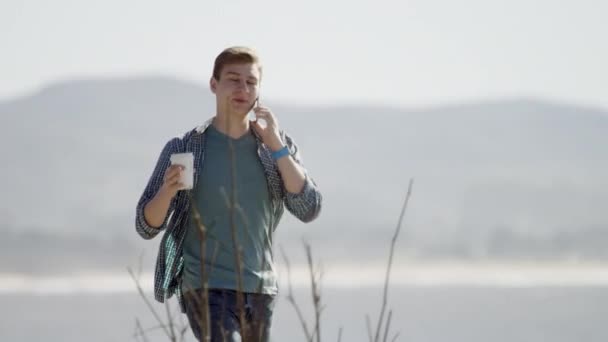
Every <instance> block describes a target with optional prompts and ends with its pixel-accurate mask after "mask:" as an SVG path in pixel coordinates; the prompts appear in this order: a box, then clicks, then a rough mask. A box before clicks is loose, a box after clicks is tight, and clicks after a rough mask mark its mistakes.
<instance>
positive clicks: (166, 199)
mask: <svg viewBox="0 0 608 342" xmlns="http://www.w3.org/2000/svg"><path fill="white" fill-rule="evenodd" d="M171 199H172V198H171V197H170V196H169V195H168V194H167V193H165V192H164V191H163V190H162V189H161V190H159V191H158V192H157V193H156V195H155V196H154V197H153V198H152V199H151V200H150V202H148V203H147V204H146V206H145V207H144V218H145V219H146V223H148V225H149V226H151V227H155V228H160V226H162V224H163V222H165V217H167V212H168V211H169V207H170V206H171Z"/></svg>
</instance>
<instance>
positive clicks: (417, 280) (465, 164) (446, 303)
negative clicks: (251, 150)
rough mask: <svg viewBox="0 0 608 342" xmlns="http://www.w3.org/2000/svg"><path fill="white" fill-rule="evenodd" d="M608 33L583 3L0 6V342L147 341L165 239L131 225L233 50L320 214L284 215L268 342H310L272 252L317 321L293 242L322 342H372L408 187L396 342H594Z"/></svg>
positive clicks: (394, 301)
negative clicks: (159, 164)
mask: <svg viewBox="0 0 608 342" xmlns="http://www.w3.org/2000/svg"><path fill="white" fill-rule="evenodd" d="M606 13H608V3H605V2H601V1H591V0H579V1H572V0H565V1H561V2H559V3H558V2H555V1H548V0H537V1H532V2H530V1H521V0H512V1H509V2H507V1H495V0H490V1H481V0H465V1H445V0H443V1H440V0H426V1H418V0H415V1H384V0H380V1H374V2H372V1H349V2H347V1H332V2H326V1H320V0H310V1H306V2H289V1H264V0H261V1H255V2H253V1H236V0H227V1H221V2H216V3H212V2H204V1H176V2H169V1H145V2H144V1H117V0H106V1H104V2H91V1H69V0H56V1H52V2H45V1H30V0H20V1H16V0H2V1H0V47H1V49H2V51H1V53H0V75H2V77H0V155H1V156H2V159H3V161H2V163H1V164H0V178H1V179H2V180H3V187H2V188H3V189H2V191H0V232H1V233H2V238H1V239H0V303H2V305H0V340H3V341H38V340H40V339H45V340H47V341H82V340H83V339H86V340H88V341H129V340H137V339H136V338H135V337H134V336H133V333H134V330H135V322H136V319H138V320H139V321H140V322H141V325H142V326H143V327H144V328H154V327H155V326H157V325H158V324H157V323H156V321H155V320H154V317H153V316H152V314H151V313H150V311H149V310H148V309H147V308H146V306H145V304H144V302H143V300H142V299H141V298H140V297H139V295H138V294H137V292H136V287H135V283H134V282H133V280H132V279H131V278H130V277H129V274H128V273H127V267H133V268H135V269H138V268H141V278H140V279H141V284H142V286H143V287H144V289H145V290H146V291H147V295H148V297H149V298H150V300H152V294H151V288H152V278H153V269H154V263H155V259H156V252H157V250H158V243H159V242H160V238H156V239H154V240H151V241H144V240H142V239H141V238H140V237H139V236H138V235H137V234H136V232H135V228H134V213H135V205H136V202H137V200H138V199H139V196H140V194H141V192H142V191H143V188H144V186H145V184H146V182H147V181H148V178H149V176H150V174H151V172H152V169H153V167H154V165H155V162H156V158H157V157H158V154H159V153H160V150H161V148H162V147H163V146H164V144H165V142H166V141H167V140H168V139H170V138H172V137H174V136H181V135H182V134H183V133H184V132H186V131H187V130H189V129H191V128H193V127H195V126H197V125H199V124H201V123H202V122H204V121H205V120H206V119H208V118H210V117H212V115H213V114H214V105H215V104H214V97H213V96H212V94H211V92H210V91H209V88H208V81H209V78H210V76H211V71H212V66H213V60H214V58H215V56H216V55H217V54H218V53H219V52H220V51H221V50H223V49H224V48H226V47H228V46H232V45H247V46H251V47H254V48H255V49H256V50H257V51H258V52H259V54H260V56H261V58H262V62H263V65H264V75H263V81H262V88H261V94H262V95H261V99H262V102H263V103H264V104H266V105H267V106H269V107H271V109H272V110H273V112H274V113H275V114H276V116H277V117H278V120H279V123H280V125H281V127H282V128H283V129H285V130H286V131H288V132H289V133H290V134H291V135H292V136H293V137H294V138H295V140H296V142H297V143H298V145H299V146H300V149H301V152H302V155H303V161H304V164H305V166H306V167H307V169H308V170H309V172H310V174H311V175H312V177H313V178H314V179H315V180H316V182H317V184H318V185H319V187H320V189H321V191H322V192H323V195H324V207H323V211H322V214H321V216H320V217H319V218H318V219H317V220H316V221H314V222H313V223H310V224H303V223H301V222H299V221H297V220H296V219H294V218H293V217H291V216H290V215H289V214H286V215H285V216H284V218H283V221H282V224H281V225H280V227H279V229H278V230H277V232H276V235H275V247H276V248H275V249H276V251H277V253H275V256H276V259H277V262H278V264H279V266H280V269H281V271H282V272H281V284H282V286H281V294H280V296H279V300H278V303H277V308H276V310H275V318H274V325H273V336H274V339H273V340H274V341H303V340H304V334H303V333H302V332H301V330H300V326H299V322H298V321H297V316H296V314H295V311H294V310H293V308H291V307H290V306H289V304H288V303H287V301H286V300H285V295H286V294H287V291H286V288H287V287H286V274H285V272H284V271H285V267H284V262H283V260H282V259H281V258H280V257H279V253H278V246H281V247H282V248H283V249H284V250H285V251H286V254H287V255H288V256H289V259H290V261H291V263H292V273H293V274H292V282H293V285H294V290H295V293H296V296H297V298H298V300H299V301H300V303H301V305H302V306H303V309H304V312H305V313H306V314H307V315H308V317H310V318H312V315H311V313H312V311H311V307H310V303H311V300H310V298H309V297H310V295H309V293H310V289H309V283H308V279H307V273H306V268H305V263H304V262H305V254H304V249H303V246H302V240H306V241H308V242H310V244H311V245H312V248H313V254H314V257H315V259H316V260H318V261H319V262H320V263H321V264H322V268H323V270H324V278H323V282H322V285H323V292H322V295H323V297H322V301H323V302H324V303H325V304H326V309H325V311H324V312H323V326H322V333H323V337H324V339H330V340H332V339H337V336H338V330H339V328H340V327H343V329H344V330H343V334H342V340H343V341H366V340H367V332H366V329H365V315H366V314H370V315H371V317H372V318H373V319H377V316H378V313H379V310H380V306H381V297H382V284H383V280H384V272H385V270H386V261H387V259H388V252H389V246H390V239H391V237H392V234H393V231H394V229H395V226H396V224H397V219H398V215H399V211H400V208H401V205H402V202H403V200H404V198H405V193H406V190H407V184H408V181H409V179H410V178H414V179H415V184H414V191H413V195H412V198H411V201H410V206H409V208H408V211H407V214H406V217H405V220H404V225H403V230H402V232H401V235H400V236H399V240H398V241H397V245H396V248H397V249H396V255H395V262H394V269H393V276H392V281H391V286H390V288H389V290H390V292H389V305H390V307H391V308H392V309H393V317H392V330H391V331H392V334H391V336H392V335H393V334H395V333H399V337H398V341H433V342H435V341H606V340H607V339H608V330H607V328H606V326H605V324H604V317H606V314H608V287H607V286H608V249H607V248H606V246H607V245H608V217H607V215H606V212H605V211H604V210H605V209H606V208H607V207H608V177H606V175H607V174H608V135H607V134H606V132H608V96H607V95H608V66H607V64H606V62H605V61H606V60H608V40H607V39H606V32H608V22H607V21H606V20H605V14H606ZM172 304H173V305H175V303H172ZM156 308H157V309H158V310H161V312H164V308H163V306H162V305H156ZM173 310H174V311H175V308H173ZM374 326H375V324H374ZM148 337H149V340H150V341H166V340H168V339H167V338H166V337H164V336H163V333H162V331H159V330H158V329H153V330H151V331H149V335H148ZM187 340H188V341H193V340H194V338H193V336H191V335H190V333H189V332H188V335H187Z"/></svg>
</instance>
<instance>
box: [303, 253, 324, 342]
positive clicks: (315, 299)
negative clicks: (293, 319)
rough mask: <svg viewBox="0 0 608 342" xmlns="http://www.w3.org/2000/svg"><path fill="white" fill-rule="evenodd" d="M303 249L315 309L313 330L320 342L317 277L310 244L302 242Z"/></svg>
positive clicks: (319, 307)
mask: <svg viewBox="0 0 608 342" xmlns="http://www.w3.org/2000/svg"><path fill="white" fill-rule="evenodd" d="M304 248H305V249H306V259H307V260H308V270H309V272H310V283H311V288H312V302H313V306H314V309H315V330H314V333H315V334H316V336H317V342H321V310H322V308H321V294H320V290H319V287H318V285H317V277H320V273H319V275H318V276H317V275H315V267H314V263H313V260H312V248H311V247H310V244H309V243H307V242H304Z"/></svg>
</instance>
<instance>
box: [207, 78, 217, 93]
mask: <svg viewBox="0 0 608 342" xmlns="http://www.w3.org/2000/svg"><path fill="white" fill-rule="evenodd" d="M209 89H211V92H212V93H214V94H215V91H216V90H217V80H216V79H215V77H213V76H212V77H211V79H209Z"/></svg>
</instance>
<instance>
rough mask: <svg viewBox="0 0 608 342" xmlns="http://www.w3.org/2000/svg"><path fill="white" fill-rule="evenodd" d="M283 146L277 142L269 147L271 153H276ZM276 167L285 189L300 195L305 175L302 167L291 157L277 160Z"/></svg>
mask: <svg viewBox="0 0 608 342" xmlns="http://www.w3.org/2000/svg"><path fill="white" fill-rule="evenodd" d="M283 146H284V145H283V143H282V142H280V141H277V142H274V143H273V144H272V146H269V147H270V150H271V151H278V150H280V149H282V148H283ZM277 166H278V167H279V172H280V173H281V178H283V184H284V185H285V189H286V190H287V191H288V192H291V193H292V194H298V193H300V192H301V191H302V188H303V187H304V182H305V181H306V175H305V174H304V170H303V169H302V167H301V166H300V165H299V164H298V163H297V162H296V161H295V160H294V159H293V158H292V157H291V156H285V157H283V158H280V159H279V160H277Z"/></svg>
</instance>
